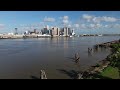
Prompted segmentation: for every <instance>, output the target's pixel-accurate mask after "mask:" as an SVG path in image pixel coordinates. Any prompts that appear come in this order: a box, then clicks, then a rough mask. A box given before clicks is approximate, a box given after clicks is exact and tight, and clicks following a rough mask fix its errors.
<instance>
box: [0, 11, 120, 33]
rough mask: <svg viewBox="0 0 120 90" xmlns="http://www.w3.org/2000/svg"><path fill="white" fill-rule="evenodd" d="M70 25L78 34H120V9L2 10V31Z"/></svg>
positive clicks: (0, 24)
mask: <svg viewBox="0 0 120 90" xmlns="http://www.w3.org/2000/svg"><path fill="white" fill-rule="evenodd" d="M46 25H49V26H58V27H64V26H68V27H71V28H74V29H75V32H76V33H77V34H89V33H91V34H96V33H110V34H112V33H114V34H116V33H117V34H120V11H0V33H7V32H14V28H16V27H17V28H18V31H19V32H24V31H26V30H33V29H34V28H36V29H38V30H40V29H41V28H43V27H44V26H46Z"/></svg>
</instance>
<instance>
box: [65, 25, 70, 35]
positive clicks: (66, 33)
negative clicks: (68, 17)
mask: <svg viewBox="0 0 120 90" xmlns="http://www.w3.org/2000/svg"><path fill="white" fill-rule="evenodd" d="M64 36H69V34H68V28H67V27H65V28H64Z"/></svg>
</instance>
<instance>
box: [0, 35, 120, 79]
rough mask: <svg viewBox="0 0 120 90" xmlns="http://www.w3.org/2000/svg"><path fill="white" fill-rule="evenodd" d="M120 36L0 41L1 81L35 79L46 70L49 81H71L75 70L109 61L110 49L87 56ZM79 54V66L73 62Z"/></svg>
mask: <svg viewBox="0 0 120 90" xmlns="http://www.w3.org/2000/svg"><path fill="white" fill-rule="evenodd" d="M119 38H120V36H103V37H71V38H62V37H60V38H52V39H51V38H38V39H37V38H33V39H1V40H0V79H32V78H39V77H40V70H41V69H44V70H45V71H46V74H47V78H48V79H69V78H71V77H72V76H71V72H72V73H74V71H72V70H79V71H80V70H81V71H83V70H85V69H87V68H88V67H89V66H90V65H94V64H96V63H97V62H98V61H100V60H102V59H104V58H106V56H107V55H108V54H109V52H110V51H109V50H108V49H100V50H99V51H98V52H93V53H92V55H89V54H88V47H92V46H93V45H95V44H98V43H102V42H107V41H112V40H118V39H119ZM76 52H79V54H80V63H79V64H78V65H76V64H75V63H74V62H73V59H72V58H74V54H75V53H76Z"/></svg>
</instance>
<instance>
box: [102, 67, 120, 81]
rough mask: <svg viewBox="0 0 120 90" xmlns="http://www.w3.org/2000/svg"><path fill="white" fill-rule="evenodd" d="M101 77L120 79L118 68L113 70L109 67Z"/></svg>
mask: <svg viewBox="0 0 120 90" xmlns="http://www.w3.org/2000/svg"><path fill="white" fill-rule="evenodd" d="M101 75H102V76H105V77H108V78H112V79H119V72H118V68H113V67H111V66H108V67H107V68H106V69H105V70H104V71H103V72H101Z"/></svg>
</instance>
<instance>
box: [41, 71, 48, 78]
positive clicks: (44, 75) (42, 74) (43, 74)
mask: <svg viewBox="0 0 120 90" xmlns="http://www.w3.org/2000/svg"><path fill="white" fill-rule="evenodd" d="M40 79H47V77H46V74H45V71H44V70H41V71H40Z"/></svg>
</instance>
